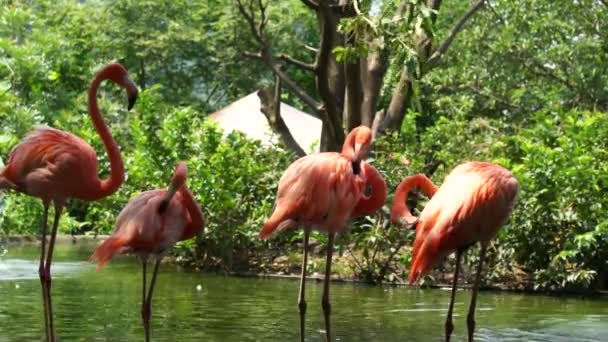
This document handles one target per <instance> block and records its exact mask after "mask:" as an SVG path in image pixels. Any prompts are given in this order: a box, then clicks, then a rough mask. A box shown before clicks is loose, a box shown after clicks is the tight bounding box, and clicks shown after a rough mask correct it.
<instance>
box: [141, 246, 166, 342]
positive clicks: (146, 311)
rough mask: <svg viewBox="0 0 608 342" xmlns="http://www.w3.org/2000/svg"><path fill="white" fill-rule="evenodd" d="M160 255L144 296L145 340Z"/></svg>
mask: <svg viewBox="0 0 608 342" xmlns="http://www.w3.org/2000/svg"><path fill="white" fill-rule="evenodd" d="M161 259H162V257H160V256H158V257H157V258H156V262H155V263H154V271H153V272H152V280H151V281H150V288H149V290H148V295H147V296H146V301H145V307H144V330H145V333H146V342H149V341H150V317H151V314H152V294H153V292H154V285H155V284H156V276H157V274H158V267H159V266H160V261H161Z"/></svg>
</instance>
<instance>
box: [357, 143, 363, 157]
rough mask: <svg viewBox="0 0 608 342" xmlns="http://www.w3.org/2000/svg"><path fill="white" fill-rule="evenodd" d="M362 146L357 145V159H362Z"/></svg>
mask: <svg viewBox="0 0 608 342" xmlns="http://www.w3.org/2000/svg"><path fill="white" fill-rule="evenodd" d="M361 157H362V156H361V144H360V143H355V159H361Z"/></svg>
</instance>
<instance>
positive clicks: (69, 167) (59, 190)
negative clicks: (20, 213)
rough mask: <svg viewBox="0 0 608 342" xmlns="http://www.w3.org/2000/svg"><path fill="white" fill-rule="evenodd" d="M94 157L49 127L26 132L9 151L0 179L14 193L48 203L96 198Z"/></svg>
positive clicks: (82, 145)
mask: <svg viewBox="0 0 608 342" xmlns="http://www.w3.org/2000/svg"><path fill="white" fill-rule="evenodd" d="M97 169H98V163H97V154H96V153H95V151H94V150H93V148H91V146H90V145H89V144H87V143H86V142H85V141H84V140H82V139H81V138H79V137H77V136H75V135H73V134H71V133H68V132H64V131H60V130H58V129H54V128H50V127H42V128H38V129H36V130H34V131H32V132H30V133H28V134H27V135H26V136H25V138H24V139H23V140H22V141H21V143H19V144H18V145H17V146H15V148H14V149H13V150H12V152H11V154H10V159H9V161H8V165H7V167H6V168H5V169H4V170H2V172H1V173H0V177H3V178H5V179H6V180H7V181H8V182H10V183H11V184H13V186H14V190H17V191H19V192H22V193H25V194H28V195H30V196H35V197H38V198H42V199H45V200H47V201H51V200H64V199H66V198H78V199H82V200H88V201H92V200H96V199H99V195H100V193H101V186H100V184H101V182H100V180H99V178H98V177H97Z"/></svg>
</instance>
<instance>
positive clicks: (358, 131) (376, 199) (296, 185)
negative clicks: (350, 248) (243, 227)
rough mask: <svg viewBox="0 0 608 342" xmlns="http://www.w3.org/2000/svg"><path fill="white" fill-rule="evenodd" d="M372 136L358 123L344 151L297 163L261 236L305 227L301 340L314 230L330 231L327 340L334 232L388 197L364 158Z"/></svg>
mask: <svg viewBox="0 0 608 342" xmlns="http://www.w3.org/2000/svg"><path fill="white" fill-rule="evenodd" d="M371 141H372V134H371V131H370V129H369V128H368V127H365V126H360V127H357V128H354V129H353V130H352V131H351V132H350V133H349V134H348V136H347V137H346V140H345V141H344V146H343V147H342V152H341V153H335V152H325V153H317V154H313V155H309V156H305V157H302V158H300V159H298V160H296V161H295V162H293V163H292V164H291V165H290V166H289V167H288V168H287V170H285V172H284V173H283V176H282V177H281V180H280V181H279V188H278V191H277V199H276V205H275V208H274V211H273V213H272V216H271V217H270V218H269V219H268V220H267V221H266V223H265V224H264V227H263V228H262V230H261V232H260V238H262V239H265V238H268V237H269V236H270V235H271V234H272V233H273V232H275V231H281V230H284V229H287V228H290V227H293V226H295V225H301V226H304V257H303V262H302V274H301V276H300V292H299V296H298V308H299V312H300V339H301V341H304V317H305V315H306V301H305V299H304V290H305V289H304V287H305V284H304V281H305V278H306V264H307V261H308V260H307V258H308V240H309V237H310V231H311V229H318V230H321V231H324V232H326V233H328V236H329V239H328V246H327V262H326V266H325V282H324V287H323V299H322V307H323V314H324V317H325V333H326V336H327V340H328V341H329V340H330V336H331V332H330V322H329V316H330V310H331V307H330V303H329V277H330V273H331V260H332V254H333V246H334V239H335V236H336V233H337V232H339V231H341V230H342V229H344V227H345V225H346V222H347V220H348V219H349V218H350V217H353V216H358V215H367V214H370V213H373V212H374V211H376V210H377V209H379V208H381V207H382V205H383V204H384V201H385V200H386V183H385V182H384V180H383V179H382V176H380V173H378V171H377V170H376V169H375V168H374V167H373V166H371V165H369V164H367V163H365V162H364V161H362V159H363V158H364V156H365V155H366V154H367V151H368V150H369V148H370V146H371ZM367 185H370V186H371V193H370V194H369V195H366V194H365V190H366V186H367Z"/></svg>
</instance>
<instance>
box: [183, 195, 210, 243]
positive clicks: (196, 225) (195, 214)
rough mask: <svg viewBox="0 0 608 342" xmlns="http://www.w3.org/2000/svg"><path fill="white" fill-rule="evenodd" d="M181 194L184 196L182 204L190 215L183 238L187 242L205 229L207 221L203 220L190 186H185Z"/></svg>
mask: <svg viewBox="0 0 608 342" xmlns="http://www.w3.org/2000/svg"><path fill="white" fill-rule="evenodd" d="M179 192H180V193H181V195H182V203H183V204H184V206H185V207H186V210H188V213H189V214H190V222H188V224H187V225H186V229H185V230H184V234H183V236H182V240H187V239H190V238H192V237H194V236H195V235H196V234H198V233H199V232H200V231H202V230H203V229H204V226H205V219H204V218H203V212H202V211H201V207H200V206H199V205H198V203H197V202H196V199H195V198H194V195H192V192H191V191H190V189H188V186H187V185H185V184H184V185H183V186H182V187H181V188H180V190H179Z"/></svg>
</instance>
